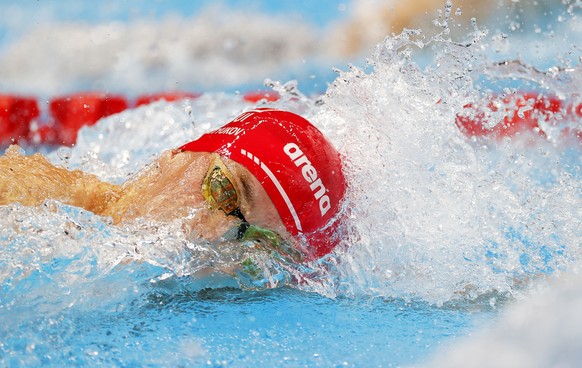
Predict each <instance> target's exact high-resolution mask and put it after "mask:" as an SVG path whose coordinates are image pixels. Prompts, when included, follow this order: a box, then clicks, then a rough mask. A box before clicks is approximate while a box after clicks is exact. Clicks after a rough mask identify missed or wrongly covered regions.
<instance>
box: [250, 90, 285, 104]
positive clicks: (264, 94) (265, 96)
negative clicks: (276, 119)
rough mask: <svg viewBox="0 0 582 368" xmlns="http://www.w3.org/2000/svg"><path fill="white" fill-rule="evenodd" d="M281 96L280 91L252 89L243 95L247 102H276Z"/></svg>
mask: <svg viewBox="0 0 582 368" xmlns="http://www.w3.org/2000/svg"><path fill="white" fill-rule="evenodd" d="M280 98H281V96H280V95H279V93H277V92H275V91H250V92H247V93H245V94H244V95H243V99H244V100H245V101H246V102H250V103H257V102H259V101H261V100H266V101H267V102H275V101H278V100H279V99H280Z"/></svg>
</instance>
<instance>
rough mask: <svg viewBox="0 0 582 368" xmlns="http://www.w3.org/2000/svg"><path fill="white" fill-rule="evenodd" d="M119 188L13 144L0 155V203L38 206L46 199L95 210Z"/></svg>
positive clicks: (105, 204)
mask: <svg viewBox="0 0 582 368" xmlns="http://www.w3.org/2000/svg"><path fill="white" fill-rule="evenodd" d="M119 193H120V188H119V187H118V186H116V185H113V184H108V183H104V182H102V181H100V180H99V179H97V177H95V176H94V175H90V174H86V173H83V172H81V171H78V170H75V171H69V170H66V169H64V168H62V167H58V166H54V165H53V164H51V163H50V162H49V161H48V160H47V159H46V158H45V157H44V156H42V155H40V154H34V155H32V156H24V155H21V154H20V153H19V149H18V147H16V146H12V147H10V148H9V149H8V150H7V151H6V154H5V155H3V156H0V205H7V204H12V203H20V204H22V205H25V206H38V205H40V204H41V203H42V202H43V201H45V200H47V199H54V200H58V201H61V202H63V203H66V204H69V205H73V206H77V207H81V208H84V209H86V210H88V211H92V212H94V213H97V214H101V213H103V211H104V210H105V209H106V208H107V207H108V206H109V205H110V204H111V203H112V202H115V201H116V200H117V199H118V197H119Z"/></svg>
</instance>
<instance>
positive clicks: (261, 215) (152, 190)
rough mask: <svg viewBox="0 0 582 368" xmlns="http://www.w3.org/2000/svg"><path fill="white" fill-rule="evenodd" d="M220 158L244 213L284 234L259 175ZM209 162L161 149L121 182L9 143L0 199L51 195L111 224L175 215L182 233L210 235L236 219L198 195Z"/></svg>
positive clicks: (208, 157) (0, 171)
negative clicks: (63, 165) (58, 163)
mask: <svg viewBox="0 0 582 368" xmlns="http://www.w3.org/2000/svg"><path fill="white" fill-rule="evenodd" d="M222 160H223V162H224V164H225V166H226V167H227V168H228V170H229V171H230V172H231V174H232V178H233V179H234V181H235V183H234V184H235V186H236V187H237V189H238V195H239V198H240V209H241V212H242V214H243V215H244V217H245V219H246V220H247V221H248V222H249V223H251V224H253V225H257V226H259V227H262V228H267V229H270V230H273V231H275V232H277V233H279V234H281V235H282V236H283V237H287V236H288V233H287V232H286V230H285V226H284V225H283V222H282V221H281V218H280V217H279V214H278V213H277V210H276V208H275V206H274V205H273V203H272V201H271V200H270V198H269V196H268V195H267V193H266V192H265V190H264V189H263V187H262V186H261V184H260V183H259V181H258V180H257V179H256V178H255V177H254V176H253V175H252V174H251V173H250V172H249V171H248V170H247V169H245V168H244V167H243V166H242V165H240V164H238V163H236V162H234V161H232V160H230V159H228V158H222ZM211 163H212V154H210V153H206V152H181V151H179V150H170V151H165V152H164V153H163V154H162V155H161V156H160V157H159V158H158V159H157V160H156V161H154V162H152V163H151V164H149V165H148V166H146V167H145V168H144V169H143V170H142V171H140V172H139V173H138V174H137V175H135V176H134V177H132V178H131V179H129V180H128V181H126V182H125V183H123V184H122V185H114V184H110V183H105V182H102V181H100V180H99V179H98V178H97V177H96V176H94V175H91V174H87V173H84V172H82V171H79V170H75V171H69V170H66V169H64V168H61V167H58V166H54V165H52V164H51V163H50V162H49V161H48V160H47V159H46V158H45V157H44V156H42V155H40V154H34V155H31V156H24V155H21V154H20V152H19V149H18V147H15V146H13V147H10V148H9V149H8V150H7V151H6V154H5V155H3V156H0V205H7V204H12V203H20V204H22V205H25V206H38V205H40V204H42V203H43V201H45V200H47V199H54V200H58V201H60V202H63V203H66V204H69V205H73V206H77V207H81V208H84V209H86V210H88V211H91V212H94V213H96V214H98V215H102V216H108V217H111V218H112V219H113V221H114V223H115V224H120V223H124V222H127V221H131V220H134V219H136V218H146V219H151V220H155V221H161V222H168V221H174V220H178V219H180V220H181V221H182V224H183V226H182V227H183V229H184V231H185V233H186V234H187V236H188V238H190V239H196V238H204V239H207V240H209V241H216V240H218V239H219V238H220V237H221V236H222V235H223V234H224V233H225V232H227V231H228V230H229V229H231V228H233V227H235V226H237V225H238V224H239V223H240V221H241V220H239V219H238V218H236V217H234V216H227V215H226V214H225V213H224V212H223V211H222V210H220V209H217V208H212V206H211V205H210V204H209V203H208V202H207V201H206V200H205V198H204V196H203V195H202V190H201V187H202V182H203V181H204V178H205V176H206V174H207V172H208V168H209V166H210V165H211Z"/></svg>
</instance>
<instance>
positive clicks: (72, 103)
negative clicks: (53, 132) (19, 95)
mask: <svg viewBox="0 0 582 368" xmlns="http://www.w3.org/2000/svg"><path fill="white" fill-rule="evenodd" d="M128 107H129V104H128V102H127V100H126V99H125V97H123V96H115V95H107V94H105V93H99V92H87V93H76V94H73V95H69V96H63V97H57V98H54V99H52V100H51V101H50V103H49V109H50V113H51V117H52V118H53V119H54V120H53V127H54V128H58V141H59V142H58V143H61V144H64V145H73V144H74V143H75V142H76V140H77V132H78V131H79V129H81V128H82V127H83V126H85V125H93V124H95V123H96V122H97V121H98V120H99V119H102V118H104V117H107V116H109V115H113V114H116V113H119V112H122V111H124V110H126V109H127V108H128Z"/></svg>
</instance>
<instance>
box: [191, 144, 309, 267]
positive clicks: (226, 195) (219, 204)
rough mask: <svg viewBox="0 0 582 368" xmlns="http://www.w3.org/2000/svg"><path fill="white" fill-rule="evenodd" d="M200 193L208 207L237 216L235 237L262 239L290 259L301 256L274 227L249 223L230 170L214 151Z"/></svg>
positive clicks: (296, 258) (245, 239)
mask: <svg viewBox="0 0 582 368" xmlns="http://www.w3.org/2000/svg"><path fill="white" fill-rule="evenodd" d="M202 195H203V196H204V199H205V200H206V201H207V202H208V204H210V206H211V208H215V209H220V210H221V211H223V212H224V213H225V214H226V215H227V216H234V217H237V218H238V219H240V220H241V222H240V224H239V225H238V226H237V229H236V239H237V240H242V241H247V240H252V241H259V242H260V241H261V240H262V241H264V242H266V243H267V244H268V245H271V247H273V248H275V249H276V250H279V251H282V252H283V253H285V254H287V255H289V256H291V257H292V258H293V259H294V260H296V261H298V260H301V258H303V257H302V255H301V253H300V252H298V251H297V250H295V249H293V247H291V246H290V244H289V243H287V242H286V241H284V240H283V238H282V237H281V235H279V234H277V233H276V232H274V231H271V230H268V229H263V228H261V227H259V226H256V225H251V224H250V223H249V222H248V221H247V220H246V219H245V217H244V215H243V214H242V212H241V210H240V203H241V199H240V196H239V191H238V189H237V187H236V182H235V180H234V179H233V176H232V173H231V172H230V170H228V168H227V167H226V165H225V164H224V162H222V160H221V159H220V156H219V155H217V154H215V153H214V154H212V163H211V164H210V167H209V168H208V172H207V173H206V176H205V177H204V180H203V182H202Z"/></svg>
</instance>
